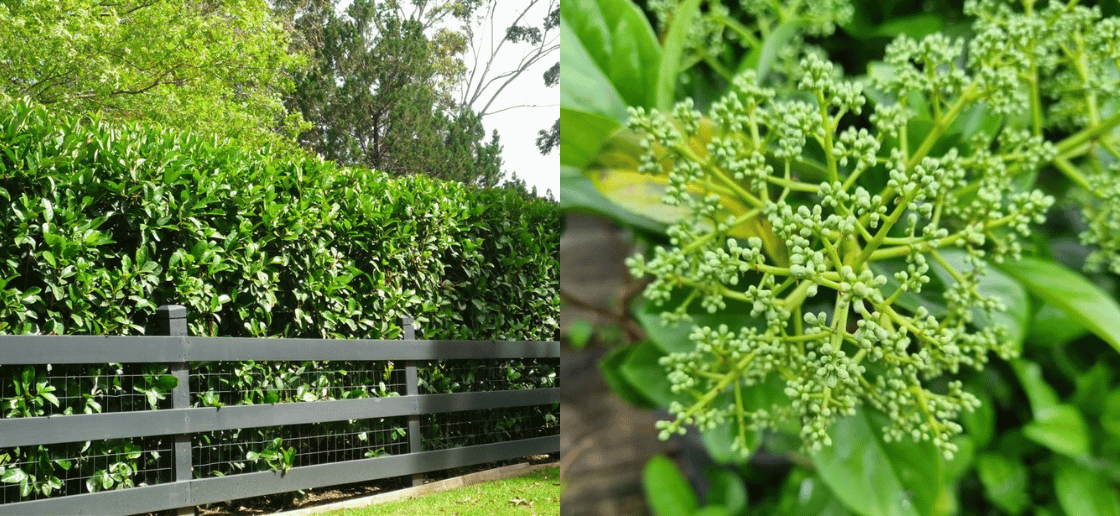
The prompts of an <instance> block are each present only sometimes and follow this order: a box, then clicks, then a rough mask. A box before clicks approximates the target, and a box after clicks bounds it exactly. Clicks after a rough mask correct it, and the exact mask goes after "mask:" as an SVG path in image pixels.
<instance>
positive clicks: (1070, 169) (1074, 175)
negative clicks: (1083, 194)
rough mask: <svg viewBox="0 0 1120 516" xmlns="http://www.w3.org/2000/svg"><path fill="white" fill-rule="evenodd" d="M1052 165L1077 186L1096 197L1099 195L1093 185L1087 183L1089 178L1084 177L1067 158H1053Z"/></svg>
mask: <svg viewBox="0 0 1120 516" xmlns="http://www.w3.org/2000/svg"><path fill="white" fill-rule="evenodd" d="M1054 166H1055V167H1057V168H1058V170H1060V171H1061V172H1062V173H1063V174H1065V176H1066V177H1068V178H1069V180H1070V181H1073V182H1074V183H1076V184H1077V186H1080V187H1081V188H1084V189H1085V191H1087V192H1090V193H1092V194H1093V195H1096V196H1098V197H1099V196H1100V194H1099V193H1098V192H1097V191H1096V189H1094V188H1093V185H1091V184H1089V180H1088V179H1086V178H1085V176H1084V175H1083V174H1082V173H1081V171H1080V170H1077V167H1075V166H1073V163H1070V162H1069V160H1068V159H1066V158H1061V157H1059V158H1056V159H1054Z"/></svg>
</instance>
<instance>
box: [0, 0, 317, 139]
mask: <svg viewBox="0 0 1120 516" xmlns="http://www.w3.org/2000/svg"><path fill="white" fill-rule="evenodd" d="M276 22H277V19H276V18H275V17H274V16H273V14H272V11H271V10H270V9H269V8H268V6H267V5H265V4H264V3H263V2H253V1H241V2H218V1H190V0H168V1H151V0H121V1H113V2H108V1H105V0H63V1H61V2H60V1H59V0H23V1H20V2H4V3H3V4H0V93H2V94H5V95H8V96H13V97H18V96H28V97H31V98H32V99H34V100H36V101H38V102H40V103H42V104H47V105H51V106H52V107H54V108H56V109H58V110H60V111H67V112H74V113H82V112H93V111H102V112H103V113H104V115H105V116H107V117H109V118H116V119H124V120H133V119H144V120H148V121H154V122H159V123H163V124H165V125H168V126H173V127H179V128H190V129H192V130H196V131H202V132H210V133H216V134H220V135H224V136H235V137H243V138H251V139H255V140H273V141H276V140H282V138H280V137H279V136H277V134H276V133H275V132H274V131H276V130H278V129H284V128H287V129H289V130H294V128H295V127H298V125H299V119H298V117H290V116H287V114H286V112H285V109H284V105H283V102H282V98H283V96H284V94H285V93H286V92H287V91H288V90H289V89H290V87H291V81H290V80H289V76H288V72H289V71H291V70H292V69H294V68H295V67H296V66H298V65H299V63H300V58H299V57H298V56H296V55H291V54H289V53H288V48H289V36H288V33H287V32H286V31H285V30H283V27H282V26H280V25H279V24H277V23H276ZM293 132H294V131H293Z"/></svg>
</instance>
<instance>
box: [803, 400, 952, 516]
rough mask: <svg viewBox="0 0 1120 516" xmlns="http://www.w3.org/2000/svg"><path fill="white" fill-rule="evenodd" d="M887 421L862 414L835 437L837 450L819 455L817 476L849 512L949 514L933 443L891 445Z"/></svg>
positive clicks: (839, 427) (869, 515)
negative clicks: (885, 435)
mask: <svg viewBox="0 0 1120 516" xmlns="http://www.w3.org/2000/svg"><path fill="white" fill-rule="evenodd" d="M885 422H886V419H885V416H883V415H881V414H877V413H873V412H871V411H869V410H867V409H858V411H857V413H856V415H855V416H850V417H845V418H841V419H840V420H838V421H837V422H836V424H835V425H834V426H833V428H832V431H831V433H830V435H831V437H832V441H833V444H832V446H826V447H824V448H823V449H822V450H821V451H819V452H817V453H815V454H813V463H814V464H815V465H816V466H817V472H818V474H819V475H820V477H821V479H823V480H824V481H825V482H826V483H827V484H828V486H829V487H830V488H831V490H832V492H833V493H835V494H836V496H837V497H838V498H840V499H841V500H842V501H843V502H844V504H845V505H847V506H848V508H849V509H851V510H853V511H855V512H857V513H859V514H862V515H864V516H911V515H912V516H918V515H922V516H925V515H932V514H937V513H940V512H943V508H940V507H939V504H940V503H944V501H943V500H939V499H940V498H941V491H942V490H943V489H944V486H943V482H944V481H945V479H944V474H943V473H942V471H941V464H940V456H939V455H938V453H937V450H936V449H935V448H934V447H933V445H932V444H930V443H915V442H912V441H909V440H906V441H901V442H886V441H885V440H884V439H883V435H882V433H881V428H882V427H883V426H884V423H885Z"/></svg>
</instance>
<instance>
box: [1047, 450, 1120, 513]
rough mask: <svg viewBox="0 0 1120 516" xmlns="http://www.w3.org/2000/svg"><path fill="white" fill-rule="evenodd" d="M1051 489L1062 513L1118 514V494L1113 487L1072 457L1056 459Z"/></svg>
mask: <svg viewBox="0 0 1120 516" xmlns="http://www.w3.org/2000/svg"><path fill="white" fill-rule="evenodd" d="M1054 492H1055V493H1056V494H1057V496H1058V503H1060V504H1061V506H1062V510H1064V511H1065V513H1066V514H1070V515H1074V514H1076V515H1077V516H1120V496H1117V492H1116V488H1115V487H1113V486H1111V485H1109V482H1108V481H1107V480H1106V479H1104V478H1102V477H1101V475H1100V474H1098V473H1097V472H1096V471H1093V470H1091V469H1089V468H1086V467H1084V466H1081V465H1079V464H1077V463H1074V462H1073V461H1069V460H1059V461H1057V462H1056V469H1055V471H1054Z"/></svg>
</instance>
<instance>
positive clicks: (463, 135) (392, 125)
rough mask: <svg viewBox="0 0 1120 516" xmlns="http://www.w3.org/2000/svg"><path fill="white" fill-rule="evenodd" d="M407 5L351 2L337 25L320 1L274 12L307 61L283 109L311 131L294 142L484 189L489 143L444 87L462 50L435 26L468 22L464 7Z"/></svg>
mask: <svg viewBox="0 0 1120 516" xmlns="http://www.w3.org/2000/svg"><path fill="white" fill-rule="evenodd" d="M414 6H415V9H414V10H413V11H405V10H403V9H402V8H401V4H399V3H396V2H390V3H377V2H375V1H373V0H355V1H354V2H353V3H351V4H350V6H349V7H348V8H347V9H346V12H345V14H344V15H342V16H339V15H338V14H336V12H335V10H334V6H333V5H332V4H331V3H330V2H324V1H321V0H304V1H302V2H300V1H298V0H297V1H296V2H291V3H288V4H286V5H280V6H278V7H277V9H278V11H280V12H283V13H285V14H286V16H289V17H290V19H291V21H292V27H293V29H294V30H295V32H296V33H297V36H296V38H295V39H296V42H297V44H298V45H302V46H303V49H302V50H304V51H306V52H307V53H308V54H309V55H310V56H311V60H312V61H311V65H310V66H309V67H308V68H307V69H306V70H305V71H304V72H303V73H302V74H301V75H300V76H299V77H298V78H297V80H296V88H295V90H294V91H293V93H292V95H291V96H289V97H288V100H287V102H288V106H289V107H290V108H291V109H293V110H294V111H298V112H300V113H301V114H302V116H303V117H304V118H306V119H307V120H308V121H310V122H311V124H312V126H311V129H310V130H308V131H306V132H304V133H303V134H302V135H300V137H299V139H300V142H301V143H302V144H303V145H304V146H306V147H307V148H308V149H310V150H312V151H314V152H317V153H319V154H321V155H322V156H323V157H325V158H327V159H332V160H335V161H338V162H340V163H344V164H362V165H365V166H369V167H372V168H376V169H379V170H384V171H386V172H389V173H392V174H398V175H403V174H425V175H429V176H435V177H440V178H444V179H452V180H457V181H461V182H464V183H468V184H476V185H480V186H493V185H495V184H497V182H498V181H499V179H500V177H501V157H500V149H501V148H500V146H499V144H498V138H497V134H494V136H493V137H492V138H491V140H490V141H489V142H485V141H483V140H484V138H485V136H486V135H485V132H484V130H483V129H482V123H481V120H480V117H479V116H477V115H475V114H474V113H473V112H472V111H470V110H469V109H468V110H464V109H458V108H457V106H455V105H454V102H453V100H452V98H451V96H450V90H449V86H448V84H449V82H450V81H452V79H453V78H454V77H455V76H456V75H457V74H459V73H460V71H459V70H460V69H459V67H460V66H461V65H460V64H457V63H458V61H456V59H455V57H454V56H456V55H457V54H458V53H461V51H462V47H463V42H462V38H460V37H457V36H456V35H455V33H454V32H453V31H448V30H447V29H445V28H441V27H437V25H438V24H439V23H440V22H441V21H442V20H445V19H447V17H448V16H451V17H452V18H455V17H458V16H469V13H470V5H469V4H467V5H464V4H455V5H451V4H446V5H443V6H440V7H438V8H431V9H428V7H429V6H428V4H427V3H426V2H416V3H414Z"/></svg>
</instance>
